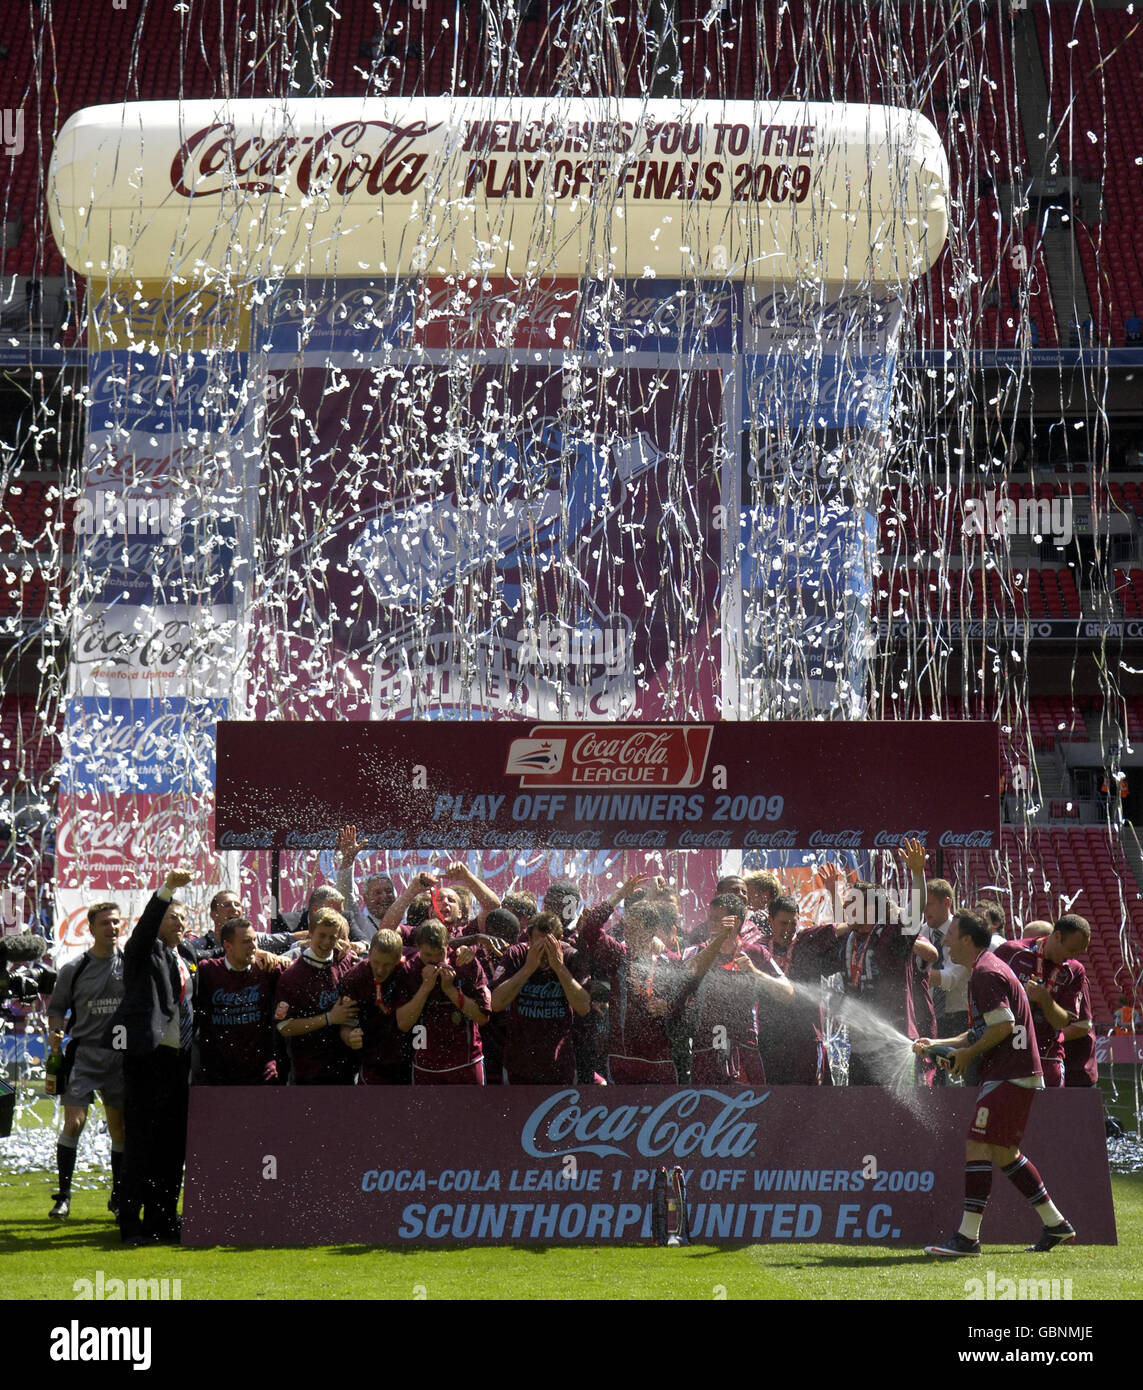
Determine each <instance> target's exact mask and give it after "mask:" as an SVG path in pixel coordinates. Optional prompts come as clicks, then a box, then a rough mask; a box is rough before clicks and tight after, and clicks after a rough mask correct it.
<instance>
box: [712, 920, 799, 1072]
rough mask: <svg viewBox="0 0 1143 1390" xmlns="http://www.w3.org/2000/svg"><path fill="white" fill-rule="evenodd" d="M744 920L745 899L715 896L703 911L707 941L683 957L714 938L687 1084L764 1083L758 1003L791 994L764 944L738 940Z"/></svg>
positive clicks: (788, 999)
mask: <svg viewBox="0 0 1143 1390" xmlns="http://www.w3.org/2000/svg"><path fill="white" fill-rule="evenodd" d="M745 919H746V899H745V898H739V897H737V896H736V895H735V894H733V893H720V894H717V895H716V896H715V897H714V898H713V899H712V900H711V903H710V907H709V909H708V912H707V922H706V927H707V936H708V938H709V940H708V942H707V945H706V946H705V947H703V948H702V950H701V951H699V950H698V948H693V949H692V951H691V952H689V953H688V954H687V956H686V957H685V959H686V960H688V961H690V960H693V959H695V957H696V955H697V956H700V957H701V956H702V955H705V953H706V952H707V951H709V950H710V948H711V946H713V945H714V944H715V942H716V940H717V943H718V949H717V950H716V951H715V952H714V964H713V968H711V969H709V970H708V971H707V972H706V975H705V978H704V979H703V981H702V983H701V985H700V986H699V989H698V992H697V995H696V997H695V1003H694V1005H693V1006H692V1018H691V1035H692V1037H693V1039H694V1060H693V1063H692V1069H691V1082H692V1084H693V1085H695V1086H722V1085H725V1084H726V1083H727V1082H740V1083H742V1084H744V1085H746V1084H748V1085H754V1086H763V1085H765V1084H766V1071H765V1068H764V1067H763V1065H762V1058H761V1056H760V1055H759V1052H758V1014H757V1009H756V1005H757V1002H758V999H759V997H760V996H761V995H763V994H764V995H766V996H768V998H769V999H770V1000H772V1001H775V1002H777V1001H781V1002H783V1003H789V1002H791V1001H792V1000H793V998H794V989H793V986H792V985H791V984H790V982H789V980H787V979H786V978H785V976H784V975H783V974H782V972H781V971H780V970H779V969H778V967H777V966H776V965H775V964H774V961H773V959H772V957H771V955H770V952H769V951H768V950H767V949H766V947H765V946H763V945H761V943H759V942H753V943H752V944H751V945H749V946H747V945H744V944H743V943H742V942H741V941H740V939H739V937H740V933H741V931H742V927H743V923H744V921H745Z"/></svg>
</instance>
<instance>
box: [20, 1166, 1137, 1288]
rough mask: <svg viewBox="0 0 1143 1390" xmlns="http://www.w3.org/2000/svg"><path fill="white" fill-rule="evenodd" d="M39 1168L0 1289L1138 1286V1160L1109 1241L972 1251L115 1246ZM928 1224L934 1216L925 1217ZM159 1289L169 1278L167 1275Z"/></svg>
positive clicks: (1117, 1193) (107, 1228) (86, 1197)
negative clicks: (61, 1205)
mask: <svg viewBox="0 0 1143 1390" xmlns="http://www.w3.org/2000/svg"><path fill="white" fill-rule="evenodd" d="M53 1186H54V1175H53V1174H50V1173H26V1174H20V1175H13V1174H8V1173H5V1172H4V1170H3V1165H2V1160H0V1291H2V1295H3V1297H4V1298H7V1299H32V1300H38V1299H62V1300H71V1299H74V1298H75V1297H76V1293H77V1290H76V1287H75V1286H76V1281H77V1280H81V1279H88V1280H92V1281H94V1280H95V1278H96V1276H97V1273H98V1272H99V1271H102V1274H103V1278H104V1280H105V1281H106V1280H110V1279H122V1280H128V1279H159V1280H162V1279H168V1280H172V1281H173V1280H176V1279H177V1280H178V1281H179V1295H180V1297H181V1298H183V1299H222V1298H241V1299H292V1298H298V1297H307V1298H312V1297H321V1298H323V1299H357V1298H378V1299H429V1300H464V1299H469V1298H472V1297H474V1296H477V1295H478V1296H479V1297H481V1298H483V1299H486V1300H487V1299H489V1298H493V1299H504V1300H509V1299H511V1300H517V1299H519V1300H529V1301H530V1300H536V1299H560V1300H565V1299H592V1300H618V1299H650V1300H660V1301H665V1300H673V1299H689V1300H711V1299H723V1298H725V1299H782V1300H823V1299H845V1300H850V1299H878V1300H885V1299H902V1300H919V1299H926V1300H932V1299H936V1300H952V1301H954V1302H962V1301H963V1300H964V1298H965V1292H966V1290H965V1282H966V1280H968V1279H970V1278H981V1279H983V1278H984V1277H985V1275H986V1271H989V1270H991V1271H993V1273H994V1275H995V1278H996V1279H997V1280H1002V1279H1014V1280H1020V1279H1044V1278H1051V1279H1060V1280H1065V1279H1070V1280H1071V1289H1070V1293H1071V1297H1072V1298H1073V1299H1075V1300H1099V1301H1108V1300H1118V1299H1124V1298H1138V1297H1139V1289H1140V1287H1141V1286H1143V1269H1141V1260H1140V1251H1141V1249H1143V1173H1135V1174H1130V1175H1116V1176H1113V1178H1112V1190H1113V1195H1114V1200H1115V1212H1116V1223H1117V1226H1118V1232H1119V1244H1118V1245H1117V1246H1083V1245H1079V1246H1076V1247H1064V1248H1061V1249H1060V1250H1056V1251H1054V1252H1053V1253H1052V1254H1051V1255H1049V1256H1031V1255H1025V1254H1024V1252H1023V1248H1022V1247H1020V1246H989V1245H988V1241H987V1237H988V1230H987V1224H986V1226H985V1229H984V1238H985V1239H984V1255H983V1258H981V1259H979V1260H970V1261H960V1262H955V1263H937V1262H935V1261H934V1260H931V1259H929V1258H928V1257H926V1256H925V1255H924V1254H923V1253H922V1252H921V1251H920V1250H918V1249H916V1248H915V1247H901V1248H895V1247H889V1246H884V1245H869V1246H861V1247H854V1246H845V1245H818V1244H801V1245H797V1244H786V1243H784V1242H783V1243H781V1244H776V1243H775V1244H766V1245H753V1246H745V1247H742V1246H739V1247H717V1246H709V1245H697V1246H688V1247H686V1248H682V1249H669V1250H663V1249H658V1248H653V1247H652V1248H649V1247H645V1246H629V1247H622V1248H618V1249H616V1248H611V1247H599V1246H571V1247H568V1246H539V1247H511V1246H499V1247H492V1248H490V1247H486V1246H480V1247H472V1248H465V1249H456V1248H452V1249H431V1248H425V1247H420V1246H415V1247H409V1248H400V1249H393V1248H389V1249H385V1248H378V1247H375V1246H364V1245H361V1246H357V1245H350V1246H345V1245H338V1246H321V1247H316V1248H307V1249H289V1250H283V1249H266V1248H254V1247H242V1248H214V1249H205V1250H198V1249H194V1250H192V1249H181V1248H173V1247H166V1246H164V1247H149V1248H141V1249H132V1250H124V1249H123V1248H122V1247H121V1246H120V1244H119V1236H118V1231H117V1229H116V1227H115V1226H114V1224H113V1222H112V1220H111V1216H110V1213H109V1212H108V1211H107V1210H106V1188H103V1187H99V1186H95V1185H91V1180H90V1178H88V1179H84V1180H83V1185H82V1186H79V1185H78V1182H77V1189H76V1192H75V1194H74V1197H73V1202H72V1216H71V1219H70V1220H68V1221H67V1222H64V1223H56V1222H52V1221H49V1220H48V1218H47V1213H48V1208H49V1207H50V1205H51V1196H50V1194H51V1191H52V1188H53ZM938 1225H939V1223H938ZM172 1287H173V1285H172Z"/></svg>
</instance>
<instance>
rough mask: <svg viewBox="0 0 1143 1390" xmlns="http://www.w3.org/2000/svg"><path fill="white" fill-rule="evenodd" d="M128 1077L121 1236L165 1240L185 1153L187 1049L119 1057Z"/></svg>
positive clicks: (174, 1229) (173, 1227)
mask: <svg viewBox="0 0 1143 1390" xmlns="http://www.w3.org/2000/svg"><path fill="white" fill-rule="evenodd" d="M123 1074H124V1079H125V1081H126V1083H127V1105H126V1112H125V1114H124V1124H125V1128H126V1138H127V1144H126V1152H125V1153H124V1155H123V1175H122V1178H121V1180H120V1193H119V1199H120V1206H119V1230H120V1232H121V1234H122V1236H123V1239H124V1240H132V1239H137V1238H140V1237H142V1238H143V1239H157V1240H170V1239H171V1238H173V1237H175V1236H176V1235H177V1233H178V1228H179V1222H178V1205H179V1191H180V1189H181V1188H182V1184H183V1164H184V1163H185V1162H186V1153H187V1103H188V1098H189V1094H190V1053H189V1051H187V1050H183V1051H180V1050H179V1049H178V1048H174V1047H157V1048H156V1049H155V1050H154V1052H151V1053H148V1054H147V1055H145V1056H142V1057H132V1056H130V1055H128V1056H126V1057H125V1058H124V1059H123Z"/></svg>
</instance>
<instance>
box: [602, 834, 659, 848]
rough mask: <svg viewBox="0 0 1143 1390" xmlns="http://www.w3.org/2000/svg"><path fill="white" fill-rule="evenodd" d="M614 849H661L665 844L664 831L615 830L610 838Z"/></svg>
mask: <svg viewBox="0 0 1143 1390" xmlns="http://www.w3.org/2000/svg"><path fill="white" fill-rule="evenodd" d="M612 843H613V844H614V845H615V848H616V849H662V848H663V846H664V845H665V844H666V843H667V832H666V831H665V830H617V831H616V833H615V835H614V836H613V838H612Z"/></svg>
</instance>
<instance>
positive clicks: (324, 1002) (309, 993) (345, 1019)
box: [274, 908, 357, 1086]
mask: <svg viewBox="0 0 1143 1390" xmlns="http://www.w3.org/2000/svg"><path fill="white" fill-rule="evenodd" d="M342 935H344V937H345V943H343V944H339V942H338V938H339V936H342ZM348 939H349V923H348V922H347V921H346V920H345V918H344V917H343V916H342V915H341V914H340V913H339V912H331V911H330V910H329V909H328V908H322V909H321V910H320V911H319V912H317V913H316V914H315V916H314V917H313V918H312V920H311V921H310V942H309V945H308V946H307V947H306V948H305V950H304V951H303V952H302V955H301V957H300V959H298V960H296V961H295V962H294V964H293V965H291V966H290V967H289V969H288V970H284V971H283V972H282V974H281V975H280V976H279V977H278V992H277V999H276V1003H275V1005H274V1018H275V1020H276V1022H277V1025H278V1032H279V1033H281V1035H282V1037H284V1038H285V1039H286V1040H287V1042H288V1043H289V1048H290V1065H291V1067H292V1069H293V1080H294V1084H295V1085H297V1086H338V1085H348V1084H349V1083H350V1082H352V1080H353V1075H354V1072H355V1071H356V1069H357V1066H356V1061H355V1059H354V1057H353V1054H352V1053H351V1052H350V1051H349V1049H348V1048H347V1047H346V1046H345V1045H344V1043H343V1042H342V1040H341V1036H340V1034H339V1033H338V1028H339V1027H340V1026H341V1025H342V1024H345V1023H355V1022H356V1021H357V1007H356V1005H355V1004H353V1002H352V1001H351V1000H349V999H347V998H345V997H344V990H343V989H342V981H343V980H344V978H345V976H346V975H348V974H349V972H350V971H351V970H352V969H353V967H354V964H355V962H354V958H353V956H352V955H351V954H350V952H349V948H348Z"/></svg>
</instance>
